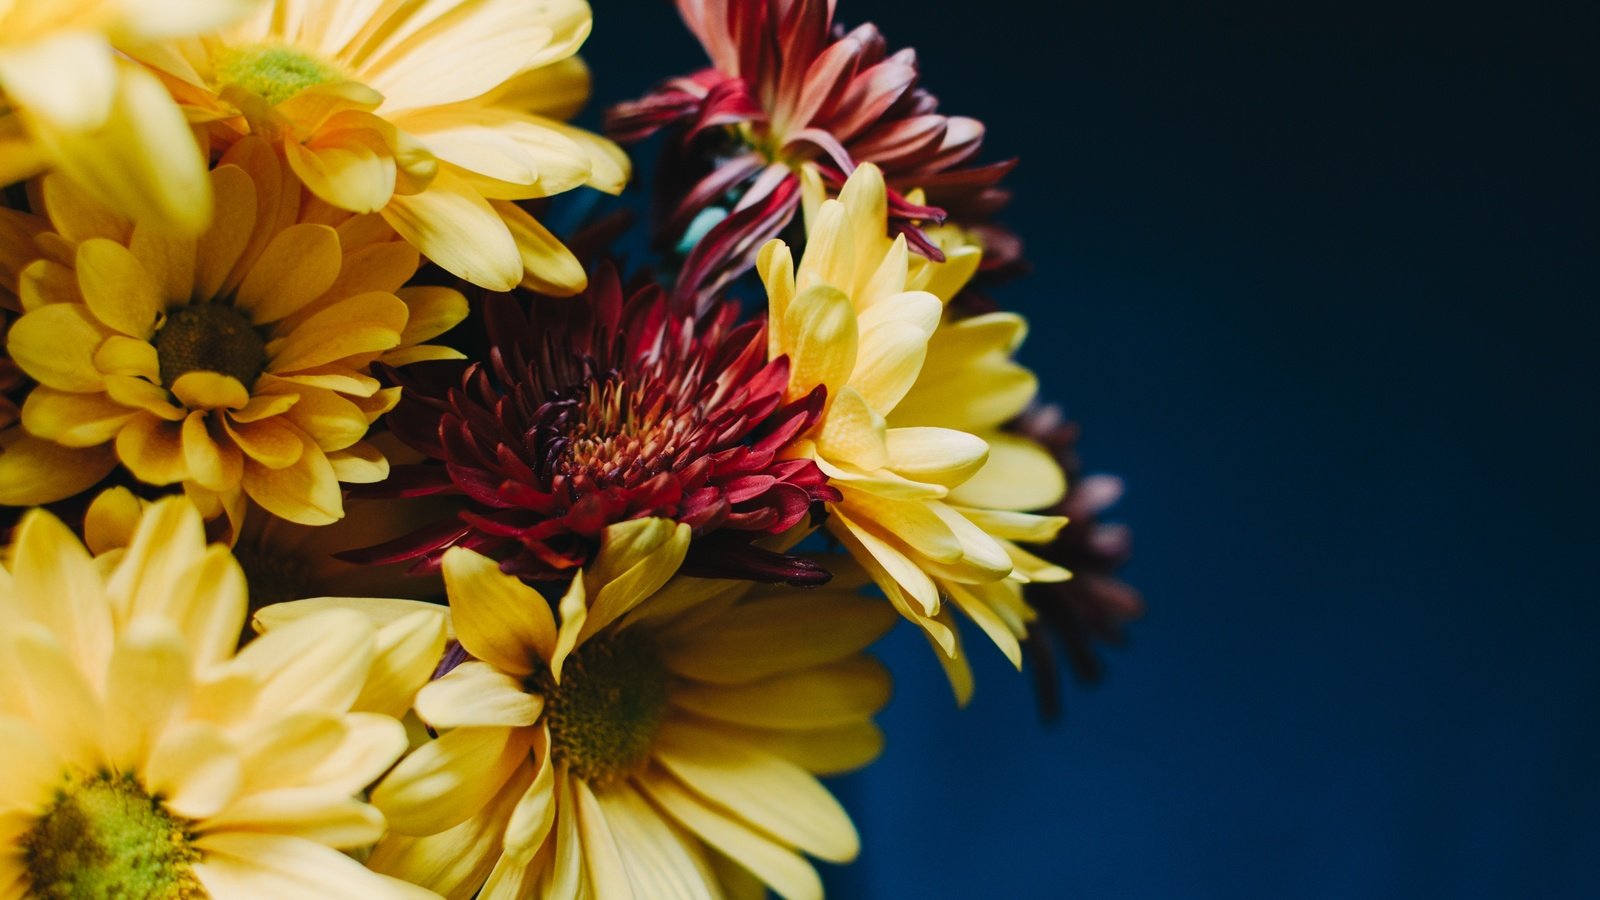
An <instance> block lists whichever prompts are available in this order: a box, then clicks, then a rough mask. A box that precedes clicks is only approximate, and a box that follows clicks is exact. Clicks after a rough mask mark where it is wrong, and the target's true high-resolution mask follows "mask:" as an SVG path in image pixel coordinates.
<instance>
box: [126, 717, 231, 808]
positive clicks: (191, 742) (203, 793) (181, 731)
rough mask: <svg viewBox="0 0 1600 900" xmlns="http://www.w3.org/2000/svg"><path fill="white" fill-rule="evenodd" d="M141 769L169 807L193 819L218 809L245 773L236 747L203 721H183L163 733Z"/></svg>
mask: <svg viewBox="0 0 1600 900" xmlns="http://www.w3.org/2000/svg"><path fill="white" fill-rule="evenodd" d="M140 774H142V775H143V776H144V783H145V786H146V787H147V788H148V789H149V790H150V791H152V792H154V793H159V794H162V795H163V802H164V803H165V804H166V807H167V808H168V809H170V810H172V811H173V812H175V813H177V814H178V815H180V816H186V817H188V818H191V819H201V818H205V817H206V816H210V815H213V814H215V813H217V812H219V811H221V810H222V808H223V807H225V806H227V805H228V803H229V802H230V801H232V800H233V798H234V795H235V793H236V792H237V791H238V789H239V783H240V780H241V778H242V777H243V774H242V769H241V768H240V764H239V752H238V750H237V749H236V748H235V747H234V745H233V743H232V742H231V741H229V740H228V739H227V737H226V736H225V735H224V734H223V733H222V731H221V730H220V729H218V728H217V727H216V726H214V725H210V724H207V723H205V722H186V723H184V724H181V725H178V726H177V727H175V728H172V729H170V730H168V731H167V732H165V733H164V734H162V735H161V737H160V739H159V740H157V741H156V744H155V746H154V747H153V748H152V749H151V751H150V759H149V762H148V763H147V764H146V766H145V769H144V771H143V772H142V773H140Z"/></svg>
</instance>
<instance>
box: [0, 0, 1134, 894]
mask: <svg viewBox="0 0 1600 900" xmlns="http://www.w3.org/2000/svg"><path fill="white" fill-rule="evenodd" d="M678 7H679V11H680V13H681V15H682V18H683V21H684V23H685V24H686V25H687V26H688V28H689V29H690V30H691V31H692V32H693V34H694V35H695V37H697V38H698V39H699V41H700V43H701V44H702V45H703V46H704V48H705V51H706V55H707V57H708V60H709V64H708V65H707V66H706V67H705V68H703V69H701V70H699V71H696V72H692V73H690V74H687V75H681V76H677V77H672V78H668V79H666V80H665V81H663V82H661V84H660V85H659V86H658V87H656V88H655V89H654V90H652V91H650V92H649V93H647V94H645V95H644V96H642V97H640V98H638V99H635V100H632V101H630V102H623V103H620V104H617V105H615V106H613V107H612V108H611V109H609V110H608V111H607V112H606V114H605V117H604V126H603V131H604V133H605V134H606V135H608V136H602V135H601V134H599V133H595V132H592V131H589V130H585V129H584V128H580V127H577V126H574V125H572V124H569V120H570V119H572V118H574V117H575V116H576V115H577V114H578V113H579V111H580V107H582V106H583V105H584V103H585V101H586V100H587V96H588V93H589V80H588V75H587V69H586V68H585V64H584V63H583V62H582V61H580V59H579V57H578V56H577V55H576V53H577V51H578V50H579V48H580V46H581V45H582V44H583V42H584V40H585V38H586V37H587V36H588V34H589V32H590V28H591V21H592V19H591V13H590V9H589V7H588V5H587V4H586V3H585V2H583V0H9V2H0V185H5V187H4V188H3V195H0V200H3V205H0V333H3V334H4V347H5V352H4V355H3V357H0V511H3V520H0V528H3V529H4V530H5V531H6V532H7V533H8V535H9V537H8V538H7V540H6V544H7V548H8V549H6V551H5V555H4V557H3V567H0V746H3V747H4V758H5V765H4V766H3V771H0V897H14V896H18V897H20V896H39V897H62V898H110V897H140V898H180V897H213V898H219V900H221V898H261V897H285V898H288V897H294V898H299V897H351V898H373V897H412V896H417V897H432V896H444V897H453V898H466V897H473V896H480V897H485V898H487V897H546V896H550V897H588V896H594V897H600V898H614V897H621V898H626V897H638V898H655V897H683V898H709V897H746V896H762V895H764V894H765V893H766V892H767V891H768V890H770V891H773V892H775V893H777V894H779V895H781V896H783V897H787V898H806V897H820V896H821V894H822V885H821V880H820V879H819V877H818V874H817V872H816V870H815V869H814V868H813V866H812V864H811V863H810V862H809V861H808V859H807V857H814V858H817V859H822V860H828V861H835V862H843V861H848V860H850V859H852V858H854V857H855V856H856V854H857V852H858V844H859V841H858V838H857V834H856V831H855V829H854V827H853V826H852V825H851V822H850V819H849V818H848V816H847V815H846V813H845V811H844V810H843V809H842V808H841V806H840V804H839V803H838V802H837V801H836V800H835V799H834V797H833V796H832V795H831V794H830V793H829V791H828V790H827V789H826V788H825V787H824V786H823V784H822V783H821V782H820V781H819V780H818V776H827V775H832V774H836V773H841V772H845V771H849V770H853V769H857V768H859V767H862V766H865V765H866V764H868V763H869V762H870V761H871V760H872V759H873V758H874V756H876V755H877V753H878V752H879V750H880V748H881V746H882V743H883V740H884V736H883V735H882V733H881V732H880V731H879V730H878V728H877V727H876V726H875V725H874V724H873V721H872V717H873V715H874V714H875V713H876V712H877V711H878V710H879V709H880V708H881V707H882V706H883V704H884V703H885V702H887V700H888V698H889V693H890V682H889V675H888V673H887V672H886V671H885V669H884V667H883V666H882V665H881V664H880V663H879V662H877V661H876V660H875V659H873V658H872V657H870V656H868V655H865V653H864V651H866V650H867V649H868V647H869V646H870V645H872V644H873V643H874V642H875V641H876V640H877V639H878V638H879V637H881V636H882V635H883V634H885V633H886V632H887V631H888V630H889V629H890V628H891V627H893V626H894V625H895V624H896V623H897V622H899V621H900V620H902V619H904V620H909V622H910V623H911V625H910V626H909V627H914V628H918V629H920V630H921V631H922V633H923V634H925V635H926V637H927V639H928V641H929V643H930V645H931V648H932V652H933V653H934V654H935V656H937V658H938V659H939V660H940V662H942V663H943V664H944V668H945V671H946V672H947V673H948V675H949V680H950V683H951V685H952V687H953V688H954V693H955V697H956V700H957V701H958V702H965V701H966V699H967V698H968V696H969V695H970V694H971V692H972V689H973V684H972V676H971V672H970V669H969V668H968V665H967V661H966V656H965V651H964V649H963V646H962V637H961V628H960V627H958V624H957V619H958V615H957V613H959V614H961V617H964V618H966V619H967V620H969V621H970V623H972V624H974V625H976V626H977V629H978V631H979V632H981V634H982V635H983V637H984V638H985V639H986V640H987V641H988V642H992V643H993V644H994V645H995V646H997V647H998V648H999V650H1000V651H1001V652H1003V653H1004V654H1006V656H1007V657H1008V658H1009V659H1010V660H1011V661H1012V662H1013V663H1014V664H1016V665H1017V667H1018V668H1021V667H1022V664H1023V655H1024V650H1025V649H1029V650H1031V651H1032V652H1033V653H1034V654H1036V657H1037V662H1038V665H1037V666H1036V669H1037V671H1038V672H1040V673H1041V680H1040V686H1041V689H1042V693H1041V697H1042V698H1043V699H1044V700H1045V702H1046V704H1047V705H1050V704H1052V703H1053V701H1052V699H1051V698H1052V697H1053V689H1054V685H1055V675H1054V667H1053V664H1052V663H1051V659H1050V656H1051V650H1050V647H1051V644H1050V642H1049V641H1048V640H1047V639H1046V638H1045V637H1043V636H1041V635H1040V634H1039V633H1037V632H1039V630H1040V629H1039V626H1040V625H1044V626H1047V627H1046V628H1045V629H1044V630H1045V631H1053V632H1055V633H1056V634H1057V636H1058V637H1057V641H1058V643H1059V644H1060V645H1062V646H1064V647H1065V649H1066V650H1067V651H1068V653H1069V655H1070V656H1071V658H1072V659H1073V661H1074V663H1075V666H1076V667H1077V668H1078V669H1079V670H1080V673H1081V674H1084V675H1089V676H1092V675H1093V673H1094V666H1095V664H1094V653H1093V648H1092V642H1093V641H1095V640H1102V639H1114V638H1115V637H1116V635H1117V632H1118V630H1119V626H1120V625H1121V624H1122V623H1123V622H1124V621H1126V620H1128V619H1130V618H1132V617H1133V616H1135V615H1137V614H1138V612H1139V609H1140V600H1139V597H1138V595H1137V594H1136V593H1134V592H1133V591H1132V590H1131V589H1129V588H1128V587H1126V586H1125V585H1123V584H1122V583H1121V582H1119V581H1117V580H1116V578H1115V577H1114V574H1113V573H1114V572H1115V570H1116V568H1117V566H1118V565H1120V563H1121V562H1122V561H1123V559H1124V558H1125V557H1126V555H1127V539H1126V535H1125V534H1124V533H1123V532H1122V531H1120V530H1118V529H1116V528H1113V527H1111V526H1103V525H1100V524H1099V523H1098V522H1097V521H1096V515H1097V513H1098V512H1099V511H1100V510H1101V509H1103V508H1104V507H1105V506H1106V505H1107V504H1109V503H1110V502H1112V501H1114V500H1115V497H1116V494H1117V492H1118V490H1119V486H1118V484H1117V483H1116V481H1115V480H1113V479H1109V478H1104V477H1101V478H1086V479H1079V478H1078V477H1077V476H1078V466H1077V463H1076V459H1075V456H1074V446H1075V443H1076V428H1075V426H1073V425H1071V424H1063V422H1062V421H1061V419H1060V417H1059V414H1058V413H1057V412H1055V411H1054V410H1053V408H1050V407H1039V406H1035V405H1033V404H1034V397H1035V393H1036V379H1035V377H1034V375H1033V374H1032V373H1031V372H1029V371H1028V370H1027V369H1026V368H1024V367H1023V366H1021V365H1019V364H1018V363H1017V362H1016V361H1015V360H1014V359H1013V353H1014V351H1015V350H1016V349H1017V347H1018V345H1019V344H1020V343H1021V341H1022V339H1023V336H1024V333H1025V330H1026V327H1025V323H1024V320H1023V319H1022V318H1021V317H1020V316H1018V315H1017V314H1015V313H1013V312H1008V311H1004V310H1002V309H1001V308H999V307H998V306H997V305H996V304H995V303H994V302H993V301H992V300H991V299H989V298H988V297H989V295H988V294H987V293H986V292H985V287H984V285H985V283H986V282H992V281H994V280H996V279H999V278H1003V277H1006V276H1009V275H1013V274H1016V273H1018V272H1019V271H1020V270H1021V269H1022V268H1023V266H1022V260H1021V250H1020V248H1021V245H1020V243H1019V242H1018V241H1017V239H1016V238H1015V237H1014V236H1013V235H1011V234H1010V233H1008V232H1007V231H1006V230H1005V229H1004V228H1003V227H1001V226H1000V225H999V224H998V222H997V220H996V219H995V214H996V213H997V212H999V211H1000V209H1001V207H1002V206H1003V205H1004V204H1005V201H1006V199H1007V194H1006V192H1005V190H1004V189H1003V188H1002V187H1001V186H1000V183H1001V181H1002V179H1003V178H1004V176H1005V175H1006V174H1007V172H1008V171H1009V170H1010V169H1011V167H1012V163H1011V162H991V163H980V162H978V161H977V158H978V157H979V156H980V152H981V149H982V144H983V140H984V129H983V127H982V126H981V125H980V124H979V123H978V122H977V121H975V120H973V119H969V118H962V117H956V116H947V115H945V114H943V113H942V112H940V111H939V106H938V103H937V101H936V100H935V98H934V97H933V96H932V95H931V94H930V93H928V92H927V91H926V90H924V89H923V88H922V87H920V86H919V84H920V79H921V74H920V72H919V68H918V63H917V59H916V56H915V54H914V53H913V52H912V51H910V50H893V49H891V47H890V45H889V44H888V43H887V42H886V41H885V39H884V38H883V37H882V36H881V35H880V34H879V33H878V31H877V30H876V29H875V28H874V27H873V26H871V25H862V26H860V27H856V28H854V29H846V28H845V27H843V26H841V25H840V24H839V23H838V22H837V21H836V20H835V14H834V3H833V2H832V0H679V2H678ZM641 87H644V86H641ZM636 143H637V144H639V145H640V148H641V149H642V150H643V151H648V152H649V153H651V154H653V155H654V156H655V164H654V165H653V166H652V168H651V171H653V173H654V174H653V176H652V181H653V184H652V189H651V191H650V192H649V200H648V203H649V206H650V209H649V212H650V222H651V228H650V231H651V237H652V241H651V244H650V245H651V246H652V247H653V248H654V250H653V251H652V253H651V259H650V260H648V265H646V264H638V263H633V264H630V262H629V261H628V260H626V259H624V258H622V256H621V255H620V253H619V252H618V251H617V250H616V246H617V244H616V242H617V240H618V239H619V236H622V235H624V234H625V233H626V232H627V226H628V222H627V220H626V219H627V217H626V216H625V215H623V214H622V213H623V212H625V210H626V205H625V204H626V202H627V198H626V197H624V199H623V200H620V201H616V203H615V204H613V208H611V209H607V208H605V207H604V205H603V204H602V205H599V206H597V205H596V204H595V203H594V202H593V201H594V198H596V197H598V196H600V195H601V194H608V195H621V194H623V192H624V189H625V188H626V187H627V185H628V183H629V181H630V177H631V174H632V169H633V161H632V160H631V159H630V156H629V153H628V152H627V151H625V150H624V149H623V146H624V145H632V144H636ZM596 192H598V193H596ZM580 201H581V202H580ZM1069 579H1071V580H1069ZM969 639H970V635H969Z"/></svg>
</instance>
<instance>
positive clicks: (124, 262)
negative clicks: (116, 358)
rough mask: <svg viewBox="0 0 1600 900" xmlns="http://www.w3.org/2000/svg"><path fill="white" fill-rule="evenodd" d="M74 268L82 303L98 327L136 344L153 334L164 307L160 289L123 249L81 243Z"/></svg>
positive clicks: (98, 240) (97, 242) (110, 243)
mask: <svg viewBox="0 0 1600 900" xmlns="http://www.w3.org/2000/svg"><path fill="white" fill-rule="evenodd" d="M77 268H78V286H79V289H80V290H82V291H83V299H84V301H85V302H86V303H88V304H89V309H90V311H91V312H93V313H94V315H95V318H97V319H99V320H100V322H101V323H102V324H104V325H105V326H106V327H108V328H112V329H115V330H116V331H120V332H122V333H123V334H126V335H129V336H130V337H135V338H139V339H140V340H144V339H147V338H149V337H150V335H152V334H154V333H155V327H156V319H157V317H158V316H160V315H161V313H162V310H163V309H164V307H165V301H164V298H163V297H162V296H161V288H160V286H159V285H158V284H156V282H155V279H153V278H151V277H150V273H149V272H146V271H145V268H144V266H143V265H141V264H140V262H139V259H138V258H137V257H135V256H134V255H133V254H132V253H131V252H129V250H128V248H127V247H124V246H122V245H121V244H119V243H117V242H115V241H110V240H106V239H105V238H95V239H93V240H88V241H84V242H83V243H82V244H79V245H78V260H77Z"/></svg>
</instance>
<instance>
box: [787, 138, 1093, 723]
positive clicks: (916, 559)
mask: <svg viewBox="0 0 1600 900" xmlns="http://www.w3.org/2000/svg"><path fill="white" fill-rule="evenodd" d="M887 215H888V200H887V196H886V193H885V189H884V184H883V179H882V176H881V175H880V173H879V172H878V170H877V168H876V167H875V166H872V165H870V164H864V165H862V166H860V167H859V168H857V169H856V171H855V173H854V174H853V175H851V176H850V180H849V181H848V182H846V184H845V186H844V190H843V191H842V192H841V193H840V197H839V199H838V200H828V201H826V202H824V203H823V204H821V206H820V207H819V208H818V210H817V215H816V217H815V220H814V221H813V222H811V223H810V233H809V234H808V235H807V244H806V250H805V254H804V256H803V257H802V259H801V261H800V265H799V267H798V269H797V268H796V267H795V265H794V263H793V261H792V259H791V257H790V253H789V248H788V247H787V246H785V245H784V244H783V242H781V241H773V242H771V243H769V244H768V245H767V246H766V247H765V248H763V249H762V252H761V257H760V259H759V261H758V262H757V270H758V271H759V273H760V275H761V278H762V280H763V281H764V282H765V284H766V287H767V295H768V300H769V305H770V313H769V318H770V326H769V328H770V334H771V346H770V350H769V353H770V355H772V356H779V355H785V356H787V357H788V358H789V359H790V360H792V361H793V363H792V369H791V371H792V372H793V376H792V377H791V379H790V382H789V387H788V393H787V396H790V397H795V396H805V395H808V394H810V393H811V392H812V391H814V390H815V389H816V388H817V386H819V385H820V386H823V387H825V388H826V389H827V406H826V408H825V409H824V411H823V414H822V416H821V418H820V419H819V421H818V422H817V424H816V425H814V426H812V428H811V430H810V431H809V432H807V433H806V434H805V435H804V436H803V437H802V439H801V440H800V441H798V442H796V443H795V444H794V446H793V448H792V450H791V451H790V452H791V453H792V454H793V455H795V456H796V457H799V458H809V459H813V460H815V461H816V462H817V465H818V466H819V467H820V468H821V469H822V471H823V473H824V474H826V475H827V476H828V479H829V484H830V486H832V487H834V488H836V489H837V490H838V491H839V493H840V499H839V500H838V501H836V502H832V503H829V504H828V510H829V513H830V515H829V517H828V530H829V532H830V533H831V534H832V535H833V536H834V537H836V538H837V539H838V540H839V541H840V542H841V543H843V544H844V545H845V546H846V547H847V548H849V549H850V551H851V553H852V554H853V555H854V556H855V558H856V560H857V561H858V562H860V563H861V564H862V565H863V566H864V567H865V568H866V569H867V570H868V571H869V572H870V573H871V574H872V575H873V578H874V580H875V581H876V582H877V583H878V585H879V587H881V588H882V589H883V591H884V593H885V594H887V595H888V598H889V600H890V601H891V602H892V603H893V604H894V606H895V608H897V609H898V610H900V612H901V613H902V614H904V615H905V616H906V617H907V618H910V619H912V620H913V621H915V622H917V623H918V624H919V625H921V626H922V628H923V629H924V630H925V631H926V632H927V634H928V636H929V637H930V638H931V639H932V640H933V641H934V642H935V643H936V644H937V645H938V647H939V648H940V649H941V650H942V651H943V652H942V654H941V659H942V660H943V661H944V662H945V664H946V667H947V669H948V670H949V673H950V676H951V681H952V684H953V685H954V687H955V689H956V693H957V696H958V698H960V699H961V700H963V701H964V700H965V699H966V697H967V696H968V694H969V693H970V691H971V674H970V672H969V671H968V669H967V664H966V661H965V660H964V658H963V657H962V655H961V652H960V644H959V637H958V635H957V632H956V630H955V628H954V622H953V620H952V618H951V617H950V614H949V611H948V610H947V609H946V608H945V606H944V604H945V601H947V600H948V601H950V602H953V603H954V604H955V605H956V607H958V608H959V609H961V610H962V612H964V613H966V614H967V615H968V616H970V617H971V618H972V619H973V620H974V621H975V622H976V623H977V624H978V625H979V626H980V627H981V628H982V629H983V630H984V632H985V633H986V634H988V635H989V636H990V637H991V638H992V639H993V640H994V641H995V643H996V644H997V645H999V646H1000V648H1001V649H1002V650H1004V651H1005V653H1006V655H1007V656H1008V657H1009V658H1010V659H1011V660H1012V662H1013V663H1014V664H1016V665H1018V666H1019V667H1020V665H1021V661H1022V659H1021V649H1020V646H1019V644H1018V641H1017V638H1018V637H1020V636H1021V635H1022V634H1024V633H1026V623H1027V620H1028V618H1030V616H1031V613H1030V612H1029V611H1028V609H1027V606H1026V605H1025V604H1024V603H1023V602H1022V599H1021V594H1020V590H1018V588H1017V582H1020V581H1022V580H1027V579H1060V578H1065V577H1067V573H1066V572H1064V571H1062V570H1060V569H1059V568H1057V567H1054V566H1050V565H1048V564H1045V563H1043V562H1042V561H1040V560H1037V559H1035V558H1033V557H1032V556H1030V555H1029V554H1027V553H1025V552H1024V551H1022V550H1021V548H1020V547H1018V546H1017V545H1016V544H1014V543H1012V541H1014V540H1023V541H1032V542H1040V541H1046V540H1049V539H1050V538H1051V537H1052V536H1053V535H1054V534H1055V532H1056V531H1057V530H1058V529H1060V527H1061V526H1062V525H1063V524H1064V522H1063V520H1061V519H1058V518H1054V517H1047V516H1034V515H1027V514H1024V513H1022V512H1019V510H1029V509H1039V508H1042V507H1045V506H1048V505H1049V504H1051V503H1053V502H1055V501H1056V500H1057V499H1058V498H1059V496H1060V493H1061V490H1062V487H1063V485H1062V481H1061V474H1060V471H1059V469H1056V468H1054V465H1055V464H1054V462H1053V461H1052V460H1051V459H1050V456H1049V454H1047V453H1045V452H1044V451H1043V450H1040V449H1039V448H1037V447H1032V448H1031V450H1030V448H1029V445H1027V443H1026V441H1023V440H1022V439H1020V438H1015V436H1008V435H1004V434H1002V433H1001V432H1000V430H999V426H1000V425H1001V424H1002V423H1004V422H1005V421H1007V420H1008V419H1010V418H1011V417H1012V416H1014V415H1015V414H1016V413H1017V412H1018V411H1020V409H1021V407H1022V406H1024V405H1026V404H1027V402H1028V400H1029V399H1031V398H1032V396H1033V393H1034V391H1035V389H1036V387H1037V385H1036V383H1035V380H1034V378H1033V375H1032V373H1030V372H1028V371H1027V370H1026V369H1023V368H1022V367H1020V366H1018V365H1016V364H1015V363H1014V362H1012V361H1011V359H1010V354H1011V352H1012V351H1013V350H1014V349H1015V347H1016V343H1017V342H1018V341H1020V339H1021V331H1020V329H1021V320H1020V319H1018V318H1016V317H1015V316H1006V315H1003V314H996V317H994V318H993V320H991V321H980V320H978V319H970V320H962V321H951V320H945V319H943V318H942V313H943V301H944V300H947V299H948V298H949V297H950V296H952V295H953V294H954V293H955V292H956V290H958V289H959V288H960V287H961V285H962V284H963V283H964V282H965V280H966V278H967V277H968V276H969V275H970V274H971V272H972V270H973V269H974V268H975V266H976V260H973V259H971V258H970V257H964V258H965V259H966V260H967V262H966V264H964V265H962V266H959V267H958V266H956V265H955V264H954V263H943V264H939V263H932V262H930V261H928V260H925V259H917V260H915V261H913V258H912V257H910V256H909V254H908V252H907V247H906V240H905V237H904V235H901V236H898V237H895V238H894V239H892V240H891V239H890V238H889V237H887V236H886V234H887V229H886V228H885V227H884V223H885V219H886V217H887Z"/></svg>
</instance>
